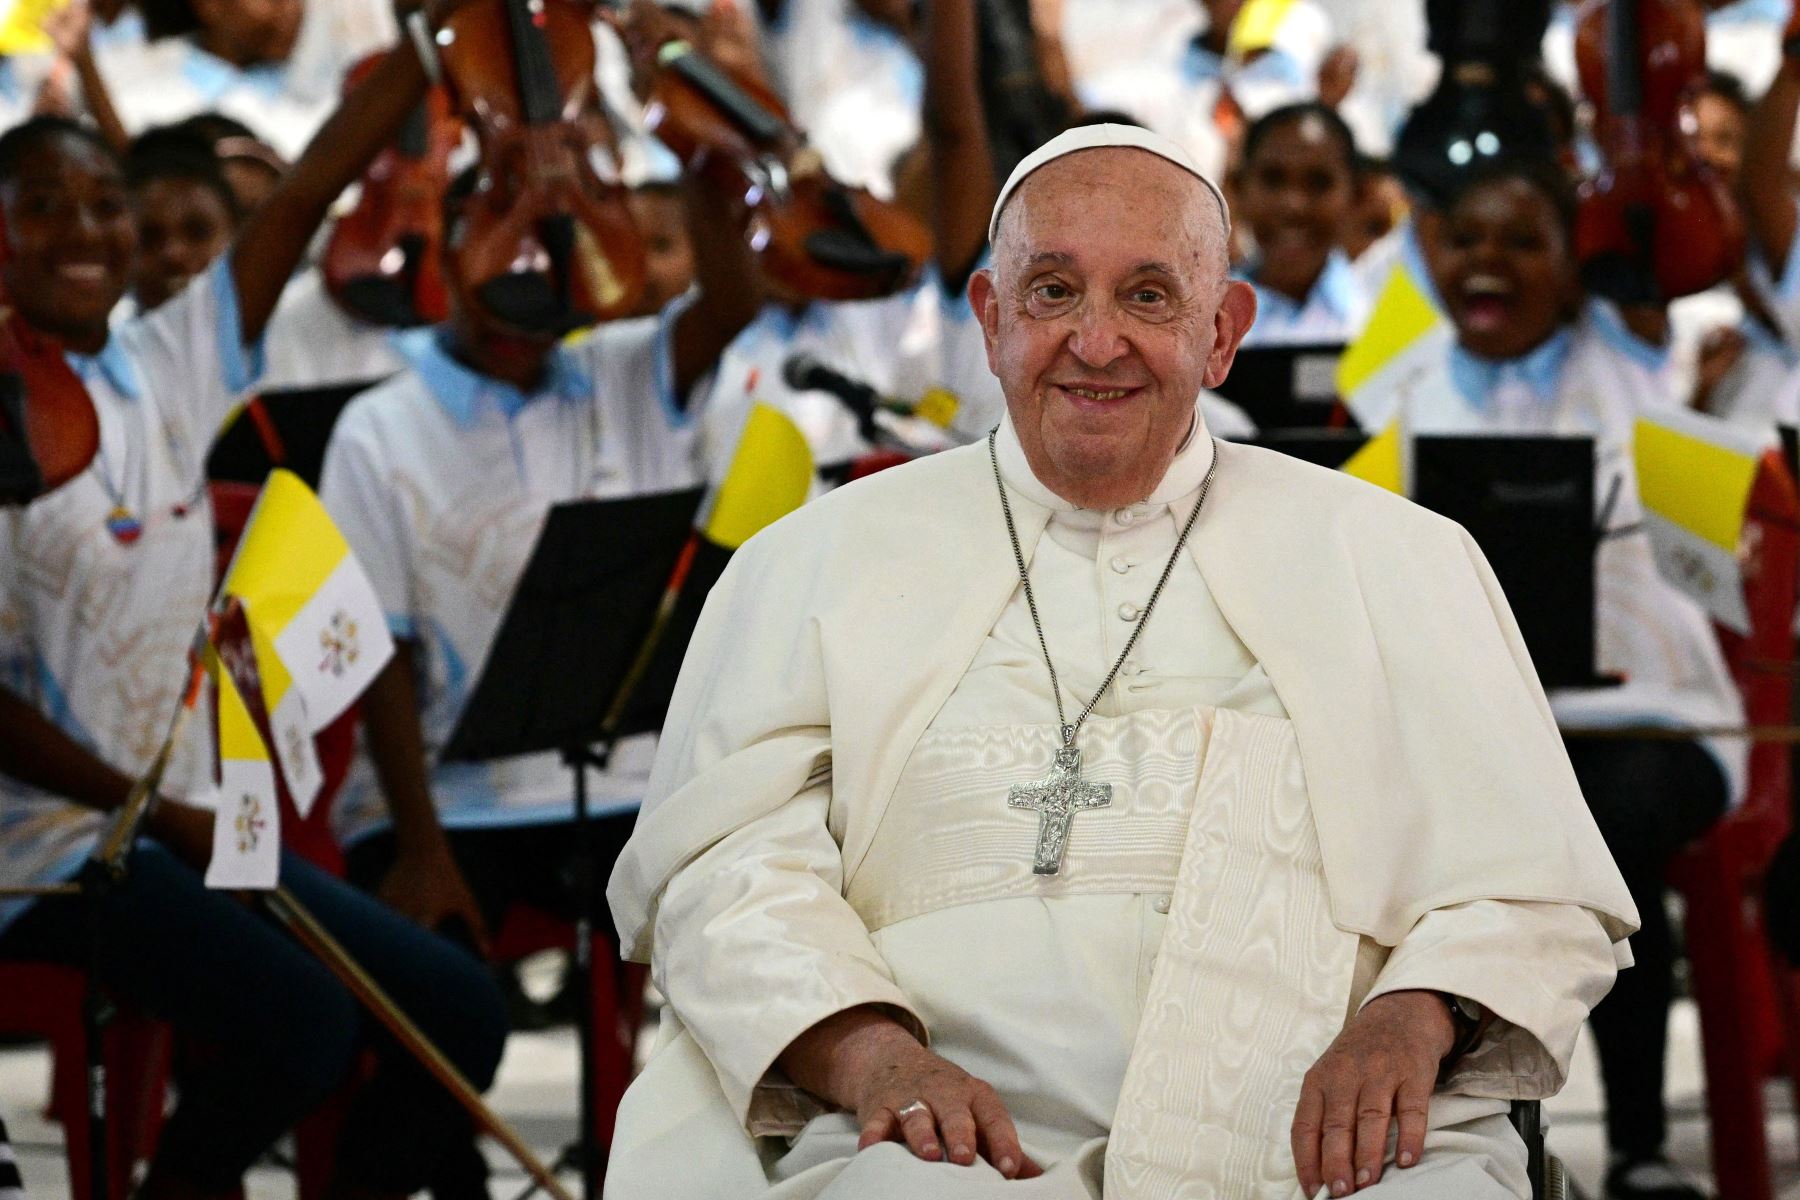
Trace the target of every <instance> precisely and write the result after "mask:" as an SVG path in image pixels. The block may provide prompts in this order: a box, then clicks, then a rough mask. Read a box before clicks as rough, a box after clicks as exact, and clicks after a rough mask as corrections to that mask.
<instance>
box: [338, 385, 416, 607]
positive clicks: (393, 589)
mask: <svg viewBox="0 0 1800 1200" xmlns="http://www.w3.org/2000/svg"><path fill="white" fill-rule="evenodd" d="M364 403H367V401H366V400H364V401H360V402H358V403H357V404H353V405H352V406H351V407H350V409H349V410H347V411H346V412H345V414H344V416H343V418H342V419H340V420H339V422H338V426H337V428H336V430H334V431H333V433H332V435H331V442H330V444H329V445H328V446H327V447H326V449H325V465H324V468H323V470H322V471H321V473H320V477H319V500H320V502H321V503H323V504H324V505H325V511H326V512H328V513H330V514H331V519H332V521H334V522H335V523H336V524H337V527H338V529H339V531H341V532H342V533H343V535H344V540H345V541H347V542H349V543H350V550H351V553H353V554H355V555H356V561H357V562H358V563H359V564H360V565H361V566H362V569H363V573H364V574H365V575H367V576H368V577H369V583H370V584H371V585H373V586H374V588H375V595H376V597H377V598H378V599H379V600H380V601H381V611H382V614H383V615H384V616H386V618H387V623H388V629H389V630H391V631H392V632H393V634H394V636H395V637H402V638H411V637H416V636H417V630H416V627H415V621H414V614H415V611H416V609H415V605H414V603H413V589H412V571H411V569H410V562H411V560H410V558H409V556H408V554H407V549H408V547H409V546H410V545H411V539H410V538H409V537H408V531H409V528H410V524H409V522H408V521H407V518H406V514H405V513H404V512H403V511H402V504H403V499H402V497H401V496H400V494H399V493H398V492H397V491H396V490H395V489H394V488H393V487H392V486H390V485H389V483H388V480H389V479H390V478H391V477H392V474H393V472H392V471H391V469H390V468H389V467H388V466H387V465H386V464H385V463H384V462H383V459H382V454H381V445H380V441H379V439H378V438H377V437H375V436H374V431H373V430H371V429H368V428H366V426H367V424H368V422H366V421H363V420H360V419H359V417H358V412H357V408H358V407H359V405H360V404H364Z"/></svg>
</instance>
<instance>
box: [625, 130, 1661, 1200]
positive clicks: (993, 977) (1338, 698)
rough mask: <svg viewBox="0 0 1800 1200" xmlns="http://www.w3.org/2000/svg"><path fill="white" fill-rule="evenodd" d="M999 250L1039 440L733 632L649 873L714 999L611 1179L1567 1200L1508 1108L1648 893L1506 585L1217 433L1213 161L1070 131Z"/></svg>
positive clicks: (1430, 538)
mask: <svg viewBox="0 0 1800 1200" xmlns="http://www.w3.org/2000/svg"><path fill="white" fill-rule="evenodd" d="M990 235H991V236H992V237H993V238H994V264H995V265H994V268H993V270H992V271H990V272H983V273H981V274H979V275H977V276H976V277H975V278H974V279H973V280H972V281H971V283H970V292H969V294H970V300H971V303H972V304H973V305H974V308H975V310H976V312H978V313H979V314H981V317H982V321H983V324H984V328H985V331H986V336H987V344H988V356H989V362H990V364H991V366H992V367H993V369H994V372H995V374H996V375H997V376H998V377H999V379H1000V382H1001V385H1002V387H1003V389H1004V391H1005V394H1006V399H1007V409H1008V416H1007V419H1006V420H1005V421H1004V422H1003V423H1002V424H1001V426H1000V428H999V429H997V430H996V431H995V432H994V434H993V435H991V436H990V437H989V438H988V439H987V440H986V442H985V443H980V444H976V445H973V446H969V447H965V448H962V449H958V450H952V451H948V452H946V453H943V454H940V455H937V456H934V457H932V458H928V459H924V460H921V461H919V462H916V463H913V464H911V465H909V466H906V467H902V468H899V469H897V470H894V471H891V472H888V473H885V474H883V475H880V476H876V477H874V478H873V479H870V480H868V481H866V482H863V483H859V484H856V485H854V486H851V487H849V488H845V489H843V490H842V491H840V492H837V493H833V494H831V495H829V496H827V497H825V498H824V499H823V500H821V501H819V502H817V503H815V504H812V505H809V506H807V507H806V508H804V509H802V510H800V511H799V512H798V513H796V514H794V515H793V516H790V517H789V518H787V519H786V520H784V521H782V522H780V523H778V524H777V525H775V526H773V527H772V528H770V529H769V530H768V531H766V532H765V533H763V534H762V535H761V536H759V537H757V538H756V539H753V540H752V541H751V542H750V543H749V544H748V545H746V546H745V547H744V549H743V550H742V551H741V552H740V553H739V554H738V556H737V557H736V559H735V561H734V562H733V563H732V564H731V566H730V568H729V570H728V571H727V573H726V575H725V578H724V580H723V581H722V582H721V583H720V585H719V588H718V590H717V592H716V593H715V594H714V595H713V597H712V598H711V600H710V601H709V603H708V605H707V609H706V613H705V616H704V618H703V619H702V621H701V625H700V629H699V631H698V633H697V635H696V637H695V640H694V644H693V647H692V648H691V649H690V651H689V655H688V662H687V664H686V668H685V669H684V671H683V674H682V678H681V682H680V685H679V687H678V689H677V692H676V696H675V702H674V706H673V709H672V712H671V714H670V719H669V722H668V724H667V725H666V726H665V729H664V735H663V741H662V744H661V748H660V751H659V757H658V760H657V764H656V769H655V772H654V775H653V777H652V781H651V788H650V798H649V800H648V801H647V803H646V804H645V807H644V810H643V814H642V816H641V817H640V819H639V822H638V826H637V829H636V831H635V833H634V835H633V838H632V841H631V842H630V844H629V845H628V846H627V848H626V851H625V853H624V855H623V857H622V858H621V859H620V862H619V866H618V869H617V871H616V872H615V874H614V877H613V880H612V884H611V891H610V896H611V899H612V904H613V912H614V915H615V918H616V920H617V922H618V925H619V929H620V931H621V933H622V935H623V945H624V946H625V947H626V951H627V953H630V954H633V955H636V956H639V957H642V958H647V959H648V960H649V961H650V962H651V963H652V965H653V967H654V970H655V979H656V982H657V984H658V985H659V986H660V987H661V988H662V989H663V991H664V993H665V994H666V995H667V997H668V1001H669V1011H670V1014H671V1015H670V1018H669V1020H668V1023H667V1024H666V1025H665V1028H664V1031H663V1037H662V1039H661V1043H660V1045H659V1048H658V1052H657V1054H656V1056H655V1057H654V1058H653V1060H652V1062H651V1064H650V1067H649V1069H648V1070H647V1071H646V1072H645V1074H644V1075H643V1076H642V1077H641V1078H640V1079H639V1081H638V1082H637V1084H636V1085H635V1086H634V1087H633V1089H632V1091H631V1093H630V1094H629V1095H628V1096H627V1098H626V1102H625V1105H624V1108H623V1109H622V1111H621V1113H620V1121H619V1131H618V1135H617V1138H616V1140H615V1144H614V1147H613V1157H612V1161H611V1166H610V1174H609V1179H608V1185H609V1194H611V1195H618V1196H624V1197H638V1196H655V1197H659V1198H663V1200H674V1198H681V1200H685V1198H688V1197H694V1198H698V1197H709V1198H716V1197H740V1196H766V1197H779V1198H780V1200H795V1198H799V1197H806V1198H816V1200H840V1198H844V1200H923V1198H927V1197H929V1198H931V1200H944V1198H961V1197H969V1198H983V1197H989V1196H1012V1195H1018V1196H1021V1197H1039V1198H1054V1200H1092V1198H1094V1197H1099V1196H1102V1195H1104V1196H1107V1197H1112V1198H1115V1200H1117V1198H1120V1197H1138V1196H1174V1195H1182V1196H1219V1197H1231V1198H1232V1200H1242V1198H1252V1200H1292V1198H1293V1197H1294V1196H1295V1195H1296V1194H1297V1190H1298V1192H1300V1193H1303V1194H1304V1195H1305V1196H1307V1197H1317V1196H1320V1195H1330V1196H1345V1195H1350V1194H1352V1193H1366V1194H1369V1195H1373V1196H1378V1197H1381V1198H1384V1200H1393V1198H1396V1197H1430V1198H1433V1200H1443V1198H1446V1197H1455V1198H1456V1200H1494V1198H1499V1197H1524V1196H1527V1195H1529V1184H1528V1181H1527V1179H1526V1173H1525V1150H1524V1147H1523V1146H1522V1144H1521V1143H1520V1141H1519V1139H1518V1138H1517V1136H1516V1135H1515V1134H1514V1133H1513V1131H1512V1129H1511V1127H1510V1125H1509V1124H1508V1123H1507V1120H1506V1111H1507V1107H1508V1101H1509V1100H1511V1099H1514V1098H1533V1097H1541V1096H1546V1095H1549V1094H1551V1093H1553V1092H1555V1091H1556V1090H1557V1089H1558V1088H1559V1087H1560V1086H1561V1085H1562V1082H1563V1079H1564V1077H1565V1073H1566V1070H1567V1066H1568V1061H1569V1056H1570V1053H1571V1052H1572V1050H1573V1048H1574V1044H1575V1036H1576V1031H1577V1030H1578V1028H1579V1027H1580V1025H1581V1022H1582V1020H1583V1018H1584V1017H1585V1016H1586V1015H1587V1012H1588V1010H1589V1009H1590V1008H1591V1007H1592V1006H1593V1005H1594V1003H1595V1002H1596V1001H1598V1000H1599V999H1600V997H1601V996H1603V995H1604V994H1605V993H1606V990H1607V988H1608V987H1610V986H1611V983H1612V980H1613V977H1614V973H1615V971H1616V969H1617V966H1618V965H1619V964H1621V963H1623V962H1628V961H1629V956H1628V954H1627V952H1626V948H1625V939H1626V937H1627V936H1628V935H1629V934H1630V933H1631V932H1632V930H1633V928H1634V927H1635V926H1636V923H1637V916H1636V913H1635V911H1634V909H1633V907H1632V903H1631V899H1630V897H1629V895H1628V894H1627V892H1626V890H1625V887H1624V885H1623V883H1622V881H1621V880H1620V878H1619V875H1618V872H1617V870H1616V869H1615V868H1614V866H1613V864H1612V861H1611V859H1610V858H1609V857H1608V855H1607V852H1606V848H1605V846H1604V845H1603V844H1602V842H1601V841H1600V838H1599V835H1598V833H1597V832H1596V830H1595V828H1594V824H1593V821H1592V819H1591V818H1590V817H1589V816H1588V813H1587V809H1586V807H1585V806H1584V805H1583V803H1582V800H1581V796H1580V794H1579V792H1578V790H1577V788H1576V785H1575V780H1574V776H1573V774H1572V773H1571V771H1570V768H1569V762H1568V759H1567V757H1566V756H1565V755H1564V753H1563V750H1562V746H1561V742H1560V740H1559V739H1558V737H1557V732H1556V728H1555V726H1554V724H1553V722H1552V720H1551V717H1550V711H1549V708H1548V706H1547V705H1546V704H1545V701H1544V696H1543V693H1542V691H1541V689H1540V688H1539V686H1538V683H1537V680H1536V678H1535V676H1534V674H1533V672H1532V668H1531V664H1530V661H1529V659H1528V658H1527V656H1526V653H1525V649H1524V646H1523V644H1522V642H1521V640H1520V638H1519V634H1518V630H1517V627H1516V626H1515V625H1514V623H1513V620H1512V617H1511V614H1510V612H1509V611H1508V609H1507V607H1506V604H1505V601H1504V599H1503V598H1502V596H1501V594H1500V590H1499V588H1498V586H1497V584H1496V583H1495V581H1494V578H1493V576H1492V574H1491V573H1490V572H1489V570H1488V568H1487V565H1486V563H1485V561H1484V560H1483V559H1482V557H1481V555H1480V553H1479V551H1477V550H1476V548H1475V546H1474V544H1473V542H1472V541H1470V539H1469V538H1468V536H1467V535H1466V534H1465V533H1463V531H1462V530H1460V529H1459V528H1457V527H1456V526H1455V525H1453V524H1451V523H1449V522H1446V521H1444V520H1443V519H1441V518H1439V517H1436V516H1434V515H1432V514H1430V513H1427V512H1426V511H1424V510H1422V509H1419V508H1415V507H1413V506H1412V505H1410V504H1408V503H1407V502H1405V501H1403V500H1400V499H1398V498H1396V497H1394V496H1392V495H1390V494H1388V493H1386V492H1382V491H1380V490H1378V489H1375V488H1371V487H1368V486H1365V485H1363V484H1361V483H1359V482H1357V481H1355V480H1352V479H1349V478H1347V477H1344V476H1341V475H1338V474H1334V473H1331V472H1327V471H1322V470H1319V469H1318V468H1315V467H1312V466H1309V465H1306V464H1303V463H1300V462H1298V461H1295V460H1291V459H1288V458H1284V457H1282V456H1279V455H1276V454H1273V453H1269V452H1266V451H1263V450H1258V449H1254V448H1250V447H1244V446H1235V445H1230V444H1220V443H1215V442H1214V440H1213V439H1212V437H1211V436H1210V435H1209V433H1208V431H1207V429H1206V427H1205V423H1204V421H1203V420H1202V419H1201V418H1200V417H1199V415H1198V414H1197V412H1196V407H1195V397H1196V396H1197V395H1198V394H1199V393H1200V391H1201V389H1202V387H1212V386H1216V385H1217V384H1218V383H1219V382H1220V381H1221V380H1222V379H1223V378H1224V377H1225V375H1226V373H1227V371H1228V370H1229V369H1230V366H1231V361H1232V357H1233V355H1234V353H1235V352H1236V349H1237V346H1238V343H1239V341H1240V339H1241V338H1242V337H1243V335H1244V332H1245V331H1246V330H1247V329H1248V328H1249V326H1250V322H1251V320H1252V318H1253V316H1254V313H1255V300H1254V295H1253V293H1252V291H1251V289H1250V288H1249V286H1248V285H1246V284H1243V283H1234V282H1231V281H1230V279H1229V276H1228V274H1227V266H1226V257H1225V246H1226V238H1227V235H1228V218H1227V214H1226V211H1225V204H1224V201H1223V199H1222V198H1221V197H1220V195H1219V193H1218V191H1217V189H1216V188H1215V187H1213V186H1212V185H1211V184H1210V183H1209V182H1208V181H1206V180H1205V179H1204V178H1203V177H1201V176H1200V173H1199V171H1198V169H1197V168H1196V167H1195V166H1194V164H1193V162H1192V161H1191V160H1190V159H1188V158H1187V157H1186V155H1185V154H1184V153H1183V152H1182V151H1181V150H1180V149H1179V148H1178V147H1176V146H1175V145H1174V144H1172V143H1170V142H1168V141H1167V140H1165V139H1162V138H1160V137H1158V136H1156V135H1153V134H1148V133H1146V132H1145V131H1143V130H1141V129H1136V128H1132V127H1124V126H1096V127H1089V128H1082V129H1076V130H1073V131H1071V132H1069V133H1065V134H1063V135H1062V136H1060V137H1058V138H1057V139H1055V140H1054V141H1052V142H1051V143H1049V144H1048V145H1047V146H1045V147H1043V148H1042V149H1040V150H1039V151H1038V152H1037V153H1035V154H1033V155H1032V156H1030V157H1029V158H1027V159H1026V160H1025V161H1024V162H1023V163H1022V164H1021V165H1020V166H1019V168H1018V169H1017V170H1016V171H1015V172H1014V174H1013V177H1012V179H1011V180H1010V181H1009V182H1008V184H1007V186H1006V187H1005V188H1004V189H1003V190H1002V191H1001V194H1000V199H999V202H998V204H997V205H996V208H995V216H994V224H993V227H992V228H991V230H990ZM1396 1126H1397V1127H1398V1128H1397V1131H1396V1129H1395V1127H1396ZM1017 1180H1029V1181H1030V1182H1028V1183H1026V1184H1023V1185H1021V1184H1019V1183H1017V1182H1014V1181H1017Z"/></svg>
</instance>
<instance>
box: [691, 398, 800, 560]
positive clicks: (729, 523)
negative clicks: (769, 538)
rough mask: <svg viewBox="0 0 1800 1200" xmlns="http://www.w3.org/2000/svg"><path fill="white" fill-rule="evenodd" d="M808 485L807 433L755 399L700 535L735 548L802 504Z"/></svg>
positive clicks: (771, 406)
mask: <svg viewBox="0 0 1800 1200" xmlns="http://www.w3.org/2000/svg"><path fill="white" fill-rule="evenodd" d="M812 485H813V458H812V451H811V450H810V449H809V448H808V447H807V444H806V435H805V434H803V433H801V432H800V427H799V426H798V425H795V424H794V422H793V419H792V418H791V417H789V416H788V415H787V414H786V413H784V412H782V411H781V410H780V409H778V408H776V407H774V406H773V405H770V404H765V403H763V402H762V401H760V400H758V401H757V402H756V403H755V404H753V405H751V407H750V415H749V416H748V417H747V418H746V419H745V421H744V431H743V433H742V434H740V435H739V437H738V443H737V449H736V450H735V451H733V453H732V456H731V466H730V467H729V468H728V469H727V470H726V472H725V478H724V479H723V480H721V481H720V482H719V485H718V487H716V488H715V489H713V494H712V495H711V496H710V497H709V507H708V508H707V509H706V510H705V511H704V512H703V513H702V514H701V520H700V523H699V524H700V531H701V532H702V533H703V534H705V535H706V539H707V540H708V541H710V542H713V543H715V544H716V545H720V546H723V547H725V548H726V549H727V550H736V549H737V548H738V547H739V546H741V545H743V544H744V543H745V542H747V541H749V540H750V538H751V537H752V536H753V535H754V534H756V533H757V532H758V531H759V530H761V529H762V528H763V527H764V526H766V525H772V524H774V523H775V522H776V521H778V520H780V519H781V518H782V517H785V516H787V515H788V514H789V513H791V512H793V511H794V510H795V509H796V508H799V507H800V506H801V505H802V504H805V503H806V498H807V496H808V495H809V494H811V491H812Z"/></svg>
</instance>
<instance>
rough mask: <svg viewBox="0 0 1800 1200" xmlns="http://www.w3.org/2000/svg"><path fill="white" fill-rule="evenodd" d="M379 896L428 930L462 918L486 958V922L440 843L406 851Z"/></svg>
mask: <svg viewBox="0 0 1800 1200" xmlns="http://www.w3.org/2000/svg"><path fill="white" fill-rule="evenodd" d="M380 895H381V899H382V901H383V902H384V903H385V904H387V905H388V906H389V907H390V908H392V909H393V910H394V911H395V912H398V913H399V914H401V915H402V916H404V917H409V918H411V919H412V920H414V921H417V922H418V923H419V924H421V925H423V926H424V927H425V928H427V929H436V928H438V927H439V926H441V925H443V924H444V923H445V922H446V921H449V920H452V919H461V920H462V921H463V923H464V924H466V925H467V926H468V928H469V935H470V936H471V937H472V938H474V939H475V949H476V950H477V951H479V952H480V953H481V955H482V956H483V957H486V956H487V953H488V949H489V946H488V933H487V922H486V921H484V920H483V919H482V916H481V906H480V905H478V904H476V903H475V895H474V893H473V892H471V891H469V884H468V881H467V880H465V879H464V878H463V873H462V870H461V868H459V867H458V866H457V865H456V859H455V858H454V857H452V856H451V854H450V847H449V846H448V845H446V844H444V843H442V842H438V843H436V844H434V845H432V846H430V847H428V848H425V849H418V850H412V851H403V852H402V853H401V854H400V855H399V856H398V857H397V858H395V859H394V865H393V866H392V867H391V868H389V870H388V873H387V878H385V879H383V880H382V881H381V892H380Z"/></svg>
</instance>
